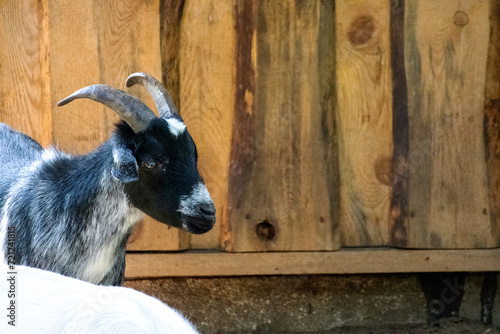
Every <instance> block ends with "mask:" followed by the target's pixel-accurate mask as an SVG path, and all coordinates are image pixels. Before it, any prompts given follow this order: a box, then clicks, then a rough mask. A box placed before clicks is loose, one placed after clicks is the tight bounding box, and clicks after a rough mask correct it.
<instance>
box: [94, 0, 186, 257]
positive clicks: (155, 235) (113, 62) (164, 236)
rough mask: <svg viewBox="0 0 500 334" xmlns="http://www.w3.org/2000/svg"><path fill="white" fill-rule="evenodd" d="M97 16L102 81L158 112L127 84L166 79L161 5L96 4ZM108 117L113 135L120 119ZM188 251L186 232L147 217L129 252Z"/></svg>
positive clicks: (149, 100)
mask: <svg viewBox="0 0 500 334" xmlns="http://www.w3.org/2000/svg"><path fill="white" fill-rule="evenodd" d="M93 15H94V18H95V20H96V22H95V25H96V28H97V39H98V49H99V73H100V81H101V82H103V83H106V84H108V85H111V86H114V87H117V88H121V89H123V90H126V91H128V92H131V93H132V94H134V95H136V96H138V97H139V98H140V99H141V100H143V101H145V102H146V104H148V106H149V107H150V108H151V109H152V110H156V109H155V105H154V102H153V101H152V98H151V97H150V96H149V94H148V93H147V91H146V90H145V89H144V88H143V87H132V88H131V89H126V88H125V80H126V78H127V76H128V75H129V74H130V73H133V72H138V71H141V72H146V73H149V74H151V75H152V76H154V77H156V78H161V77H162V74H161V73H162V72H161V52H160V35H159V33H160V3H159V1H146V2H145V1H140V0H127V1H119V2H117V1H95V2H94V8H93ZM105 115H106V122H105V124H106V132H107V133H110V132H111V131H112V130H113V128H114V127H113V123H115V122H117V121H118V117H117V116H116V115H115V114H114V113H111V112H107V113H106V114H105ZM188 247H189V237H188V235H187V233H186V232H184V231H181V230H178V229H174V228H170V227H169V226H167V225H165V224H161V223H159V222H156V221H155V220H153V219H152V218H150V217H146V218H145V221H144V222H142V223H140V225H139V226H138V227H137V228H136V230H135V231H134V234H133V236H132V237H131V240H130V243H129V245H128V248H127V249H130V250H179V249H186V248H188Z"/></svg>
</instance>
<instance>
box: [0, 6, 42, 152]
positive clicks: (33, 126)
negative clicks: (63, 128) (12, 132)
mask: <svg viewBox="0 0 500 334" xmlns="http://www.w3.org/2000/svg"><path fill="white" fill-rule="evenodd" d="M46 6H47V3H46V2H39V1H2V2H1V3H0V12H1V13H2V20H1V21H0V40H1V41H2V48H1V50H0V122H3V123H6V124H8V125H9V126H11V127H12V128H14V129H16V130H18V131H21V132H23V133H26V134H28V135H29V136H32V137H33V138H34V139H36V140H37V141H39V142H40V143H41V144H42V145H44V146H46V145H48V144H49V142H50V140H51V133H52V125H51V117H50V116H51V114H50V108H49V103H50V102H49V101H50V96H49V95H50V93H49V92H50V87H49V85H48V76H47V66H46V65H47V63H46V57H47V49H46V45H45V42H46V33H47V32H46V31H45V30H44V29H45V28H46V25H45V23H46V20H47V18H46V10H47V7H46Z"/></svg>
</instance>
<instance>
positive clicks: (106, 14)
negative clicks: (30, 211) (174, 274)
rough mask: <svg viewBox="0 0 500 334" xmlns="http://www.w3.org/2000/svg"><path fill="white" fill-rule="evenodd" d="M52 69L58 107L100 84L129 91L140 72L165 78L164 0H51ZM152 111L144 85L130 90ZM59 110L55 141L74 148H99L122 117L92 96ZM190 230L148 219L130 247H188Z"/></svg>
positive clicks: (56, 111) (138, 248)
mask: <svg viewBox="0 0 500 334" xmlns="http://www.w3.org/2000/svg"><path fill="white" fill-rule="evenodd" d="M49 17H50V51H51V57H50V68H51V79H52V80H51V83H52V92H53V95H54V96H55V97H54V98H53V106H54V107H55V103H56V102H57V101H58V100H60V99H61V98H63V97H65V96H66V95H69V94H70V93H72V92H73V91H75V90H77V89H79V88H81V87H84V86H87V85H91V84H96V83H104V84H107V85H111V86H115V87H118V88H121V89H124V90H126V89H125V80H126V78H127V76H128V75H129V74H130V73H132V72H136V71H143V72H147V73H150V74H151V75H153V76H155V77H156V78H159V79H161V77H162V75H161V56H160V37H159V30H160V20H159V1H148V2H142V1H132V0H130V1H119V2H117V1H93V2H78V1H62V2H61V1H50V9H49ZM128 91H130V92H132V93H133V94H135V95H138V96H139V97H140V98H141V99H143V100H144V101H146V103H147V104H148V105H149V106H150V107H151V108H152V109H153V110H155V108H154V103H153V102H152V99H151V97H150V96H149V95H148V94H147V92H145V90H144V89H142V88H141V87H134V88H133V89H130V90H128ZM64 108H65V109H66V110H63V108H57V109H55V110H54V141H55V142H56V144H58V146H59V147H60V148H62V149H64V150H67V151H69V152H77V153H86V152H89V151H91V150H93V149H95V148H96V147H97V146H98V145H99V144H100V143H102V142H103V141H104V140H107V139H108V137H109V134H110V133H111V132H112V131H113V124H114V123H115V122H117V121H118V117H117V116H116V115H115V113H113V112H112V111H111V110H109V109H107V108H105V107H103V106H102V105H100V104H97V103H95V102H93V101H90V100H78V101H75V102H73V103H71V104H70V105H68V106H66V107H64ZM188 244H189V239H188V238H186V235H185V232H182V231H179V230H177V229H169V228H168V227H167V226H166V225H164V224H160V223H158V222H155V221H153V220H152V219H151V218H149V217H146V219H145V222H142V223H140V225H139V226H138V228H137V230H136V232H135V235H134V237H133V238H132V243H131V246H130V249H132V250H178V249H184V248H187V247H188Z"/></svg>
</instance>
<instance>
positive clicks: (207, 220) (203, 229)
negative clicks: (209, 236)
mask: <svg viewBox="0 0 500 334" xmlns="http://www.w3.org/2000/svg"><path fill="white" fill-rule="evenodd" d="M214 224H215V215H214V216H211V217H207V216H204V217H196V216H186V215H183V217H182V228H183V229H184V230H186V231H188V232H190V233H192V234H203V233H207V232H208V231H210V230H211V229H212V227H213V226H214Z"/></svg>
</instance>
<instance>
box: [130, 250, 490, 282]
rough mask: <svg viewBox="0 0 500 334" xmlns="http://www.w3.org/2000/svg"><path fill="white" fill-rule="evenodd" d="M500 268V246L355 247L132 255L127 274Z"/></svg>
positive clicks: (284, 272)
mask: <svg viewBox="0 0 500 334" xmlns="http://www.w3.org/2000/svg"><path fill="white" fill-rule="evenodd" d="M457 271H465V272H489V271H500V248H497V249H485V250H396V249H380V248H375V249H373V248H372V249H351V250H345V249H344V250H341V251H337V252H270V253H210V252H195V251H188V252H186V253H156V254H140V253H133V254H130V253H129V254H127V265H126V268H125V277H126V278H127V279H136V278H149V277H168V276H176V277H182V276H184V277H185V276H187V277H200V276H208V277H210V276H246V275H312V274H384V273H420V272H457Z"/></svg>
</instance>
